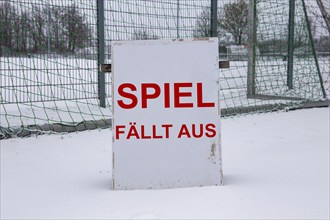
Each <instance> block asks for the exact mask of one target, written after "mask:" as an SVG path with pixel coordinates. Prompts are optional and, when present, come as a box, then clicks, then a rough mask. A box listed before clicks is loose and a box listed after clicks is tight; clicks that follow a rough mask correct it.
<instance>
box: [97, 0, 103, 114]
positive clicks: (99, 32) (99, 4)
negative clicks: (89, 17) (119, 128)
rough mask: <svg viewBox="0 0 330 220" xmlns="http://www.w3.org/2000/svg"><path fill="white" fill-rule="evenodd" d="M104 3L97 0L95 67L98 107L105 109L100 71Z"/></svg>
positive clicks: (101, 0)
mask: <svg viewBox="0 0 330 220" xmlns="http://www.w3.org/2000/svg"><path fill="white" fill-rule="evenodd" d="M104 47H105V43H104V1H103V0H97V66H98V68H97V69H98V75H97V76H98V77H97V78H98V98H99V101H100V107H103V108H105V75H104V73H102V72H101V71H100V68H99V67H100V65H101V64H103V63H104V57H105V55H104Z"/></svg>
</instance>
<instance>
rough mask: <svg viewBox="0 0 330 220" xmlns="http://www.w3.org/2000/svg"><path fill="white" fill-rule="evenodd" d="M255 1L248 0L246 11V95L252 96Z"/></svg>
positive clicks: (254, 61)
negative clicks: (247, 9)
mask: <svg viewBox="0 0 330 220" xmlns="http://www.w3.org/2000/svg"><path fill="white" fill-rule="evenodd" d="M256 10H257V6H256V2H255V0H249V12H248V14H249V15H248V31H249V32H248V74H247V96H248V97H252V96H253V95H255V94H256V86H255V80H256V79H255V71H256V67H255V63H256V31H257V26H256Z"/></svg>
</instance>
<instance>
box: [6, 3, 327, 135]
mask: <svg viewBox="0 0 330 220" xmlns="http://www.w3.org/2000/svg"><path fill="white" fill-rule="evenodd" d="M212 1H213V4H212ZM103 3H104V4H103V5H104V8H100V5H99V4H98V1H87V0H62V1H55V0H53V1H52V0H30V1H25V0H0V79H1V84H0V119H1V124H0V128H1V129H0V130H1V131H0V136H1V138H6V137H10V136H25V135H29V134H31V133H37V134H38V133H51V132H70V131H79V130H86V129H95V128H109V127H111V102H112V101H111V73H109V74H105V75H104V77H105V94H103V95H105V107H100V105H101V103H100V91H101V90H100V88H101V87H100V86H101V85H100V82H102V81H100V73H99V70H98V64H100V53H104V54H103V55H104V58H105V59H104V62H105V63H110V62H111V50H110V48H111V42H112V41H119V40H142V39H143V40H145V39H149V40H153V39H169V38H200V37H209V36H211V35H212V28H211V23H212V22H211V11H212V7H214V5H216V6H217V9H216V11H217V19H216V21H213V22H216V26H217V32H216V35H217V36H218V38H219V43H220V44H219V59H220V60H222V61H229V63H230V67H229V68H226V69H220V70H219V78H218V82H219V94H220V97H219V98H220V103H221V108H222V109H223V110H222V117H230V116H233V115H241V114H246V113H252V112H268V111H273V110H279V109H283V108H297V107H301V106H304V105H305V104H306V103H309V102H311V101H324V100H326V99H329V97H330V94H329V90H330V87H329V85H330V82H329V81H330V73H329V71H330V46H329V45H330V37H329V23H330V18H329V14H330V4H329V3H328V2H327V1H322V0H310V1H304V0H290V1H288V0H271V1H266V0H250V1H247V0H218V1H217V4H214V0H198V1H197V0H158V1H153V0H136V1H131V0H105V1H103ZM213 9H214V8H213ZM100 10H102V12H103V13H104V25H103V26H101V25H100V24H101V23H100V22H99V21H100V13H99V12H100ZM213 11H214V10H213ZM100 30H104V39H100V34H99V33H100ZM213 31H214V30H213ZM212 36H214V35H212ZM100 41H104V48H102V50H100V48H99V47H98V45H100ZM248 54H249V55H250V56H248ZM159 56H164V59H166V55H164V54H162V53H161V51H160V53H159ZM102 62H103V60H102ZM128 65H132V64H128Z"/></svg>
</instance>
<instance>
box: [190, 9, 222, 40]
mask: <svg viewBox="0 0 330 220" xmlns="http://www.w3.org/2000/svg"><path fill="white" fill-rule="evenodd" d="M218 19H219V18H218ZM193 35H194V37H195V38H200V37H210V36H211V12H210V9H209V8H204V9H203V11H202V12H201V14H200V15H199V16H198V18H197V21H196V29H195V31H194V34H193Z"/></svg>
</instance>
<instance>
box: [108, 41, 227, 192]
mask: <svg viewBox="0 0 330 220" xmlns="http://www.w3.org/2000/svg"><path fill="white" fill-rule="evenodd" d="M218 71H219V70H218V41H217V39H216V38H208V39H203V40H182V39H180V40H151V41H127V42H125V41H124V42H123V41H120V42H114V43H112V74H113V89H114V91H113V112H112V113H113V132H112V134H113V161H112V166H113V167H112V170H113V173H112V175H113V182H112V184H113V189H159V188H175V187H191V186H207V185H221V184H222V166H221V149H220V107H219V103H218V85H217V77H218Z"/></svg>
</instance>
